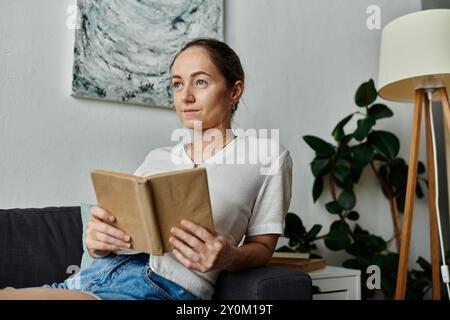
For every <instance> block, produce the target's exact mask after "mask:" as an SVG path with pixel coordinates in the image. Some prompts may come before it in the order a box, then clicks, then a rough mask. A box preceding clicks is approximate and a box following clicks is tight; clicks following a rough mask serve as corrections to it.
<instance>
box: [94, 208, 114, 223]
mask: <svg viewBox="0 0 450 320" xmlns="http://www.w3.org/2000/svg"><path fill="white" fill-rule="evenodd" d="M89 211H90V213H91V215H92V216H93V217H96V218H97V219H100V220H103V221H105V222H110V223H111V222H114V220H115V218H114V216H113V215H112V214H111V213H109V211H108V210H105V209H103V208H101V207H99V206H94V207H92V208H91V209H90V210H89Z"/></svg>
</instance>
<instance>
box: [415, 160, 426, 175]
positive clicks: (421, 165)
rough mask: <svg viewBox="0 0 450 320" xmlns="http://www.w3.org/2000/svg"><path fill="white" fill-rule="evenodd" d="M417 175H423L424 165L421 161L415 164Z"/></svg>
mask: <svg viewBox="0 0 450 320" xmlns="http://www.w3.org/2000/svg"><path fill="white" fill-rule="evenodd" d="M417 173H418V174H422V173H425V165H424V164H423V162H422V161H419V162H418V163H417Z"/></svg>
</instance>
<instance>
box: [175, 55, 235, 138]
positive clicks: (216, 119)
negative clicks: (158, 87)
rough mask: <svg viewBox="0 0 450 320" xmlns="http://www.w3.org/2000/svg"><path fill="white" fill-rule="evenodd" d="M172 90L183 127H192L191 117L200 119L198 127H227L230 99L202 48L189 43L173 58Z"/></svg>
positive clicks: (228, 123)
mask: <svg viewBox="0 0 450 320" xmlns="http://www.w3.org/2000/svg"><path fill="white" fill-rule="evenodd" d="M172 90H173V97H174V103H175V108H176V111H177V114H178V117H179V118H180V121H181V122H183V124H184V125H185V126H186V127H187V128H189V129H193V128H194V121H201V124H202V129H209V128H217V127H219V126H221V127H225V128H229V125H230V121H231V120H230V117H231V107H232V103H233V99H232V96H231V94H230V93H229V90H227V86H226V80H225V78H224V77H223V76H222V74H221V73H220V71H219V70H218V69H217V67H216V66H215V65H214V64H213V63H212V61H211V59H210V58H209V55H208V53H207V51H206V50H205V49H203V48H201V47H191V48H188V49H186V50H185V51H183V52H182V53H181V54H180V55H179V56H178V57H177V58H176V60H175V62H174V64H173V66H172ZM190 110H193V111H190ZM197 126H198V124H197Z"/></svg>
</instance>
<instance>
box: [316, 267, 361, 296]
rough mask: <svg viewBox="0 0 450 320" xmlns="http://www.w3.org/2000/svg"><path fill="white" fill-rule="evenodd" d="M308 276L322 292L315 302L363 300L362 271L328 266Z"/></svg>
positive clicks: (318, 294) (317, 294)
mask: <svg viewBox="0 0 450 320" xmlns="http://www.w3.org/2000/svg"><path fill="white" fill-rule="evenodd" d="M308 274H309V275H310V277H311V279H312V285H313V286H317V287H318V288H319V290H320V292H319V293H315V294H314V295H313V300H361V271H360V270H355V269H346V268H341V267H333V266H326V267H325V268H324V269H319V270H315V271H311V272H308Z"/></svg>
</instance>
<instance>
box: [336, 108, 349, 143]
mask: <svg viewBox="0 0 450 320" xmlns="http://www.w3.org/2000/svg"><path fill="white" fill-rule="evenodd" d="M352 117H353V113H352V114H351V115H349V116H347V117H345V118H344V119H342V120H341V121H340V122H339V123H338V124H337V125H336V127H335V128H334V129H333V132H332V134H331V135H332V136H333V138H334V140H336V141H337V142H339V141H341V140H342V138H344V137H345V131H344V127H345V125H346V124H347V123H348V122H349V121H350V119H351V118H352Z"/></svg>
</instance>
